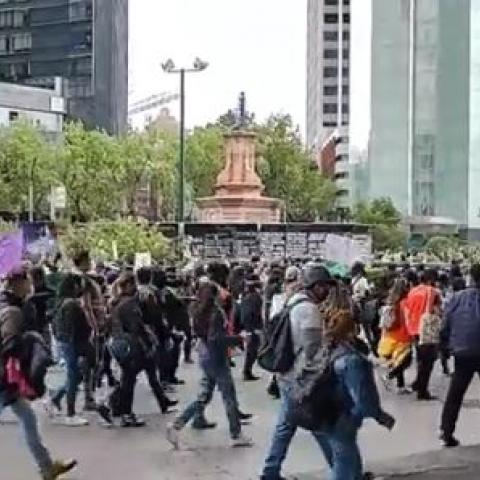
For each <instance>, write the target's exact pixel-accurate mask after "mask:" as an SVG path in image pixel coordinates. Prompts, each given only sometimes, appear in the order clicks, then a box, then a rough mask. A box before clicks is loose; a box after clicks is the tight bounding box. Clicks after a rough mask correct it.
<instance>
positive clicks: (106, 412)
mask: <svg viewBox="0 0 480 480" xmlns="http://www.w3.org/2000/svg"><path fill="white" fill-rule="evenodd" d="M97 413H98V415H99V416H100V418H101V419H102V421H103V426H105V427H112V426H113V418H112V413H111V412H110V409H109V408H108V407H107V406H106V405H99V407H98V408H97Z"/></svg>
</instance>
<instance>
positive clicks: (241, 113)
mask: <svg viewBox="0 0 480 480" xmlns="http://www.w3.org/2000/svg"><path fill="white" fill-rule="evenodd" d="M253 119H254V115H253V114H249V113H248V112H247V97H246V95H245V92H240V95H239V97H238V108H237V111H236V115H235V125H234V127H233V129H234V130H244V129H246V128H248V127H250V126H251V125H252V123H253Z"/></svg>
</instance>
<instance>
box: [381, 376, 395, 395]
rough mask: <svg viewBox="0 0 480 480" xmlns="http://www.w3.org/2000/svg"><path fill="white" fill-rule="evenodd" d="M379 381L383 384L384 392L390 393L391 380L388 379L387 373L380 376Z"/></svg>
mask: <svg viewBox="0 0 480 480" xmlns="http://www.w3.org/2000/svg"><path fill="white" fill-rule="evenodd" d="M380 380H381V381H382V383H383V386H384V387H385V390H386V391H387V392H391V391H392V380H391V379H390V378H389V377H388V373H384V374H383V375H380Z"/></svg>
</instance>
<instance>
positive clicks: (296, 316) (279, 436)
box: [261, 262, 335, 480]
mask: <svg viewBox="0 0 480 480" xmlns="http://www.w3.org/2000/svg"><path fill="white" fill-rule="evenodd" d="M334 283H335V282H334V280H333V279H332V277H331V275H330V273H329V272H328V270H327V269H326V268H325V267H324V266H323V265H321V264H318V263H314V262H310V263H307V264H306V265H305V266H304V268H303V271H302V289H301V291H299V292H297V293H296V294H294V295H293V296H292V297H291V298H290V299H289V300H288V301H287V303H286V305H287V306H289V307H290V308H291V310H290V327H291V335H292V342H293V353H294V357H295V361H294V364H293V365H292V368H291V369H290V371H289V372H287V373H286V374H283V375H279V376H278V381H279V385H280V392H281V406H280V412H279V415H278V419H277V424H276V426H275V430H274V433H273V437H272V441H271V445H270V449H269V452H268V454H267V457H266V459H265V462H264V466H263V471H262V476H261V479H262V480H282V478H283V477H282V476H281V469H282V464H283V462H284V460H285V458H286V455H287V451H288V448H289V446H290V443H291V441H292V439H293V437H294V436H295V433H296V431H297V425H295V424H293V423H291V421H289V417H290V409H291V390H292V385H293V381H294V378H295V371H296V370H297V369H298V366H299V365H304V364H306V363H308V362H309V361H311V360H312V359H313V358H314V357H315V355H316V354H317V353H318V352H319V350H320V348H321V346H322V341H323V317H322V314H321V310H320V308H319V307H320V306H321V305H322V303H323V302H324V301H325V300H326V298H327V297H328V294H329V291H330V288H331V285H332V284H334ZM312 434H313V436H314V438H315V440H316V441H317V443H318V444H319V446H320V447H321V448H322V449H323V445H324V440H325V439H324V436H323V435H321V434H317V433H315V432H313V433H312Z"/></svg>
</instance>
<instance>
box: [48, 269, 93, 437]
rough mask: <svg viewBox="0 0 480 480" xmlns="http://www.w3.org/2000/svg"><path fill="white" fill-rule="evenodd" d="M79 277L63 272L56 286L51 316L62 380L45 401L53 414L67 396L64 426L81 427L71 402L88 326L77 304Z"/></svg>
mask: <svg viewBox="0 0 480 480" xmlns="http://www.w3.org/2000/svg"><path fill="white" fill-rule="evenodd" d="M83 289H84V284H83V279H82V277H80V276H79V275H76V274H74V273H67V274H66V275H65V277H64V279H63V280H62V282H61V284H60V286H59V289H58V300H57V307H56V311H55V314H54V318H53V334H54V336H55V340H56V345H57V351H58V354H59V356H60V358H61V359H62V360H63V361H64V362H65V367H66V380H65V384H64V385H62V386H61V387H60V388H59V389H58V390H57V391H56V392H55V393H54V394H53V396H52V397H51V400H50V402H48V404H47V409H48V412H49V414H50V415H51V416H53V415H54V414H55V411H56V412H61V410H62V406H61V402H62V399H63V397H64V396H65V395H66V396H67V415H66V417H65V418H64V425H65V426H68V427H81V426H85V425H88V420H87V419H85V418H83V417H80V416H78V415H77V414H76V411H75V403H76V399H77V392H78V386H79V384H80V382H81V381H82V374H81V369H80V362H81V359H82V358H85V357H86V356H87V352H88V350H89V341H90V333H91V329H90V326H89V324H88V321H87V318H86V316H85V312H84V310H83V308H82V307H81V305H80V297H81V296H82V295H83Z"/></svg>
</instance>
